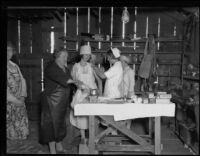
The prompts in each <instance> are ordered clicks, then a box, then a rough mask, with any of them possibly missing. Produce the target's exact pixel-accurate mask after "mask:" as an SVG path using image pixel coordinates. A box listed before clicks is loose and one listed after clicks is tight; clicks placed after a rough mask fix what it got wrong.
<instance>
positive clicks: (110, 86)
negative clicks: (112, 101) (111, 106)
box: [104, 61, 123, 98]
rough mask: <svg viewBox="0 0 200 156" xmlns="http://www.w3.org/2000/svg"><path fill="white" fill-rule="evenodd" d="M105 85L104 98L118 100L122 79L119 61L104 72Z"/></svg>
mask: <svg viewBox="0 0 200 156" xmlns="http://www.w3.org/2000/svg"><path fill="white" fill-rule="evenodd" d="M105 75H106V78H107V79H106V83H105V88H104V96H105V97H109V98H119V97H121V93H120V84H121V82H122V78H123V69H122V64H121V62H120V61H118V62H115V64H114V65H113V66H112V67H110V69H109V70H108V71H106V72H105Z"/></svg>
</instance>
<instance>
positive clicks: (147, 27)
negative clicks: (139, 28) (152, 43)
mask: <svg viewBox="0 0 200 156" xmlns="http://www.w3.org/2000/svg"><path fill="white" fill-rule="evenodd" d="M148 33H149V19H148V16H147V18H146V38H148Z"/></svg>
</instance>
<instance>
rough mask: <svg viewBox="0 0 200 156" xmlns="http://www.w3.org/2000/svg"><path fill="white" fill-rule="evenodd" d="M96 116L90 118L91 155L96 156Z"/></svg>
mask: <svg viewBox="0 0 200 156" xmlns="http://www.w3.org/2000/svg"><path fill="white" fill-rule="evenodd" d="M94 140H95V116H89V145H88V146H89V154H95V142H94Z"/></svg>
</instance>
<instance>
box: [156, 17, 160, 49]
mask: <svg viewBox="0 0 200 156" xmlns="http://www.w3.org/2000/svg"><path fill="white" fill-rule="evenodd" d="M159 38H160V17H159V18H158V39H159ZM157 46H158V47H157V49H158V50H160V42H159V41H158V43H157Z"/></svg>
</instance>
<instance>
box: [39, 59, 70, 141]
mask: <svg viewBox="0 0 200 156" xmlns="http://www.w3.org/2000/svg"><path fill="white" fill-rule="evenodd" d="M44 78H45V89H44V92H43V93H42V98H41V106H42V107H41V125H40V143H49V142H52V141H56V142H59V141H62V140H63V139H64V137H65V135H66V112H67V109H68V108H69V104H70V86H69V85H68V84H67V80H69V78H70V72H69V70H68V69H67V68H66V72H64V71H63V70H62V69H61V68H60V67H59V66H58V65H57V64H56V63H55V62H52V63H50V64H48V66H47V67H46V69H45V73H44Z"/></svg>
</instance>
